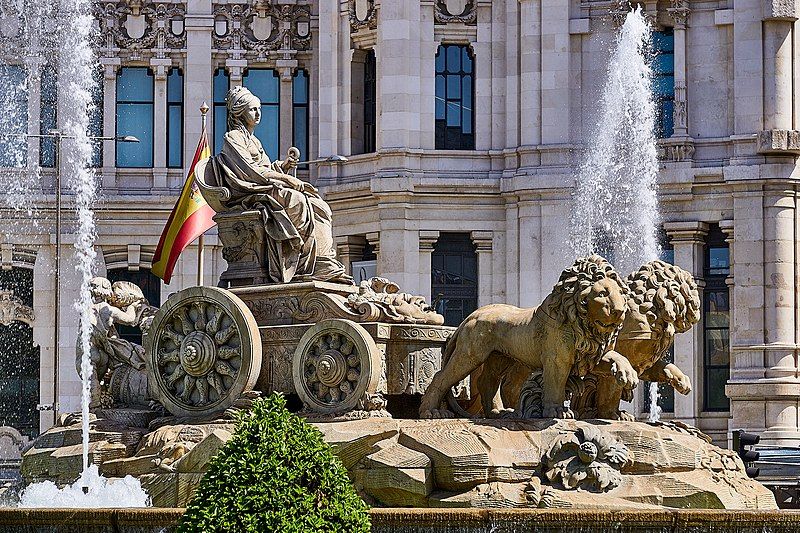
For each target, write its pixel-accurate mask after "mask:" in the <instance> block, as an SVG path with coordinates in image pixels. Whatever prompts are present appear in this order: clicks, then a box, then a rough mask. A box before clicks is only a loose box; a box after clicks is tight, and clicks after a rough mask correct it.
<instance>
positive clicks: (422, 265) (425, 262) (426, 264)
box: [419, 230, 439, 303]
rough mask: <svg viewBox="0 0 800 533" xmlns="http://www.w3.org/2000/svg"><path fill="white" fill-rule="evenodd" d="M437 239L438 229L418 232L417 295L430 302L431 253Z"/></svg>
mask: <svg viewBox="0 0 800 533" xmlns="http://www.w3.org/2000/svg"><path fill="white" fill-rule="evenodd" d="M438 240H439V231H437V230H420V232H419V295H420V296H424V297H425V300H426V301H427V302H429V303H430V302H431V275H432V267H431V255H432V254H433V247H434V246H435V245H436V241H438Z"/></svg>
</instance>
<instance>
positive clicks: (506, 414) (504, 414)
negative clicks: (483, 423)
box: [486, 407, 517, 418]
mask: <svg viewBox="0 0 800 533" xmlns="http://www.w3.org/2000/svg"><path fill="white" fill-rule="evenodd" d="M486 418H517V410H516V409H511V408H509V407H504V408H503V409H492V410H491V411H489V412H488V413H487V414H486Z"/></svg>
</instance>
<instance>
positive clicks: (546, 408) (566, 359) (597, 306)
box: [420, 255, 637, 418]
mask: <svg viewBox="0 0 800 533" xmlns="http://www.w3.org/2000/svg"><path fill="white" fill-rule="evenodd" d="M627 292H628V288H627V286H626V285H625V283H624V282H623V281H622V279H621V278H620V276H619V275H618V274H617V273H616V271H614V268H613V267H612V266H611V264H609V263H608V262H607V261H606V260H605V259H603V258H602V257H600V256H598V255H593V256H591V257H588V258H580V259H578V260H576V261H575V263H574V264H573V265H572V266H571V267H570V268H568V269H566V270H564V271H563V272H562V273H561V277H560V278H559V280H558V283H556V285H555V287H554V288H553V292H551V293H550V294H549V295H548V296H547V298H545V300H544V302H542V304H541V305H540V306H539V307H535V308H529V309H520V308H518V307H514V306H511V305H502V304H494V305H487V306H485V307H481V308H480V309H478V310H477V311H475V312H473V313H472V314H471V315H469V316H468V317H467V318H466V319H465V320H464V322H462V323H461V325H460V326H459V327H458V329H457V330H456V332H455V333H454V334H453V336H452V337H451V338H450V339H449V340H448V342H447V345H446V346H445V351H444V353H443V355H442V360H443V367H442V369H441V370H440V371H439V372H437V373H436V374H435V375H434V377H433V380H432V381H431V384H430V385H429V386H428V389H427V390H426V391H425V395H424V396H423V397H422V403H421V405H420V416H421V417H422V418H441V417H450V416H453V414H452V413H451V412H450V411H447V410H444V409H441V404H442V400H443V399H444V398H445V395H446V394H447V393H448V391H450V388H451V387H452V386H454V385H456V384H457V383H459V382H460V381H461V380H463V379H464V378H465V377H467V376H468V375H469V374H470V373H472V372H473V371H474V370H475V369H476V368H478V367H479V366H481V365H483V364H484V363H487V362H489V361H493V360H495V359H498V360H502V363H501V367H503V366H506V367H507V366H510V365H511V364H513V363H514V361H517V362H519V363H520V364H521V365H523V366H524V367H527V368H532V369H541V371H542V374H543V378H542V379H543V387H542V389H543V390H542V404H543V411H542V416H543V417H545V418H572V417H573V413H572V411H571V410H570V409H569V408H568V407H566V406H565V405H564V398H565V387H566V384H567V379H568V378H569V376H570V374H577V375H579V376H584V375H586V374H588V373H589V372H590V371H591V370H592V369H594V368H595V367H596V366H597V365H598V364H601V363H602V364H604V365H605V366H606V367H608V368H610V369H612V370H611V372H612V373H613V375H614V378H615V379H617V380H619V382H620V383H621V384H623V385H624V386H626V387H629V388H632V387H635V386H636V383H637V376H636V372H635V371H634V369H633V367H632V366H631V365H630V363H628V361H627V360H626V359H625V358H624V357H622V356H621V355H620V354H619V353H617V352H615V351H613V350H612V348H613V346H614V342H615V340H616V338H617V335H618V333H619V331H620V329H621V327H622V322H623V319H624V318H625V311H626V309H627V305H626V302H627ZM484 374H485V372H484ZM499 383H500V382H499V381H498V380H497V379H493V378H492V377H489V379H482V380H479V382H478V384H477V387H478V391H479V392H480V394H481V397H482V400H483V407H484V413H486V415H487V416H502V414H503V413H502V412H500V411H497V410H495V411H493V410H492V407H493V403H492V402H493V401H494V398H495V396H496V395H497V394H498V389H499Z"/></svg>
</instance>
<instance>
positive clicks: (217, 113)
mask: <svg viewBox="0 0 800 533" xmlns="http://www.w3.org/2000/svg"><path fill="white" fill-rule="evenodd" d="M229 84H230V81H229V80H228V73H227V72H225V69H224V68H221V67H220V68H218V69H217V70H216V71H215V72H214V109H213V113H214V153H215V154H218V153H220V152H221V151H222V139H223V137H224V136H225V132H226V131H228V108H227V107H226V106H225V97H226V96H227V95H228V86H229Z"/></svg>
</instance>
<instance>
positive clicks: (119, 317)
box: [111, 301, 142, 326]
mask: <svg viewBox="0 0 800 533" xmlns="http://www.w3.org/2000/svg"><path fill="white" fill-rule="evenodd" d="M141 304H142V302H141V301H138V302H134V303H132V304H131V305H129V306H128V307H126V308H125V309H124V310H123V309H120V308H119V307H113V306H111V318H112V319H113V320H114V324H122V325H123V326H135V325H136V324H137V323H138V322H139V306H140V305H141Z"/></svg>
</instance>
